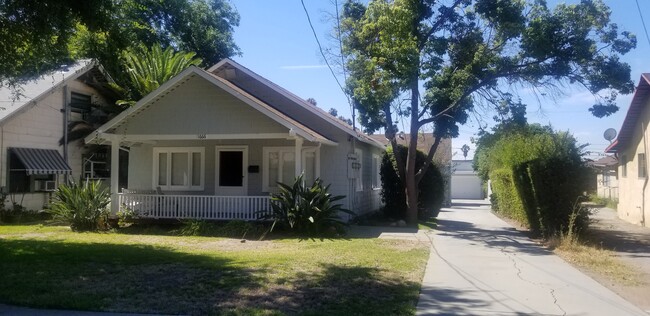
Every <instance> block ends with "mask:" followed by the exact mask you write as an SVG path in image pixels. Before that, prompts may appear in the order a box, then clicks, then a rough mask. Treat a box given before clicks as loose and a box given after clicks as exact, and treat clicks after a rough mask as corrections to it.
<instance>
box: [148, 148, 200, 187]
mask: <svg viewBox="0 0 650 316" xmlns="http://www.w3.org/2000/svg"><path fill="white" fill-rule="evenodd" d="M153 156H154V161H153V170H154V172H153V173H154V175H153V186H154V187H160V188H161V189H163V190H203V188H204V179H205V173H204V170H205V149H204V148H203V147H174V148H172V147H158V148H154V150H153Z"/></svg>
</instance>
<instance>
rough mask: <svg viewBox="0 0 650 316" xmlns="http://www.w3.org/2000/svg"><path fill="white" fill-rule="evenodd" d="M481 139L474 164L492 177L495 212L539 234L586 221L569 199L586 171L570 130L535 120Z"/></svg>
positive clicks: (582, 186)
mask: <svg viewBox="0 0 650 316" xmlns="http://www.w3.org/2000/svg"><path fill="white" fill-rule="evenodd" d="M486 144H487V142H483V145H484V146H483V147H482V148H481V152H480V153H479V164H478V166H479V169H481V168H482V169H483V172H487V173H488V174H489V177H490V179H491V180H492V191H493V196H492V197H491V199H492V202H493V203H494V204H493V209H494V210H495V211H496V212H498V213H500V214H503V215H504V216H506V217H509V218H512V219H514V220H516V221H518V222H519V223H520V224H522V225H524V226H527V227H528V228H530V229H531V231H532V232H533V233H535V234H538V235H542V236H544V237H551V236H556V235H560V234H561V233H566V232H567V230H569V229H571V230H573V231H582V230H583V228H584V227H586V225H587V224H588V212H586V211H583V210H576V209H575V208H576V206H575V205H576V201H577V200H578V199H579V198H580V197H581V195H582V193H583V192H584V191H585V189H586V188H587V183H588V179H589V178H588V176H589V172H588V168H586V167H585V165H584V163H583V161H582V159H581V153H580V151H581V148H582V147H581V146H578V145H576V140H575V139H574V138H573V137H572V136H571V135H569V134H568V133H565V132H553V131H552V130H551V129H550V128H541V127H539V126H536V127H528V129H526V128H521V129H519V130H516V131H513V132H512V133H510V134H507V133H503V134H501V135H499V137H498V138H495V139H490V143H489V146H488V147H486V146H485V145H486ZM481 159H482V161H481ZM577 205H579V204H577Z"/></svg>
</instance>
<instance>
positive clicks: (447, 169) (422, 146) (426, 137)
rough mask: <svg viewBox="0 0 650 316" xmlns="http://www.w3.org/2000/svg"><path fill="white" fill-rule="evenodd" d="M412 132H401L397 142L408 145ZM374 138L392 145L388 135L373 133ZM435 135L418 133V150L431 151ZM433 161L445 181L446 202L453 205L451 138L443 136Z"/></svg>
mask: <svg viewBox="0 0 650 316" xmlns="http://www.w3.org/2000/svg"><path fill="white" fill-rule="evenodd" d="M410 135H411V134H400V135H398V136H397V137H396V139H397V143H398V144H400V145H403V146H407V145H408V140H409V139H410ZM369 136H370V137H372V138H373V139H374V140H376V141H378V142H380V143H382V144H383V145H384V146H385V147H388V146H390V142H389V141H388V139H386V136H385V135H383V134H373V135H369ZM434 140H435V139H434V137H433V134H432V133H420V134H418V150H419V151H421V152H423V153H424V154H428V153H429V149H431V145H433V142H434ZM433 162H434V163H436V165H437V166H438V168H440V172H441V173H442V177H443V179H444V181H445V198H444V204H445V205H447V206H449V205H451V139H450V138H443V139H441V140H440V144H438V148H437V150H436V153H435V154H434V155H433Z"/></svg>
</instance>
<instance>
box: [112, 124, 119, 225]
mask: <svg viewBox="0 0 650 316" xmlns="http://www.w3.org/2000/svg"><path fill="white" fill-rule="evenodd" d="M119 177H120V140H119V138H117V137H113V138H111V214H113V215H115V214H117V211H118V210H119V209H120V201H119V196H118V195H117V194H118V193H119V192H120V189H119V185H120V178H119Z"/></svg>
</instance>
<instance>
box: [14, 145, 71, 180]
mask: <svg viewBox="0 0 650 316" xmlns="http://www.w3.org/2000/svg"><path fill="white" fill-rule="evenodd" d="M9 151H10V153H13V154H15V155H16V157H17V158H18V160H19V161H20V162H21V163H22V166H11V167H10V170H14V171H17V170H24V171H26V172H27V174H28V175H33V174H67V173H71V172H72V169H71V168H70V166H69V165H68V163H66V162H65V160H63V157H61V155H60V154H59V152H58V151H56V150H55V149H38V148H9Z"/></svg>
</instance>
